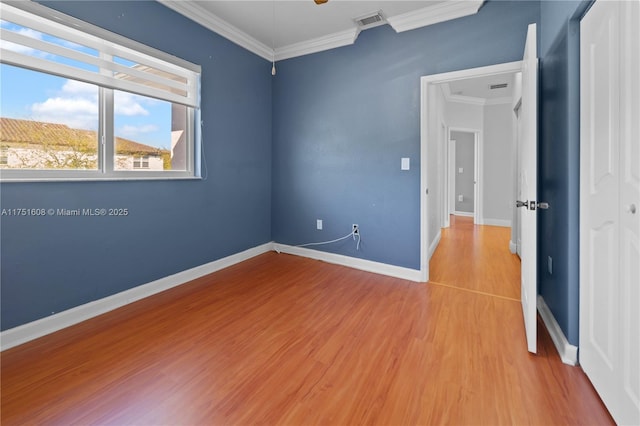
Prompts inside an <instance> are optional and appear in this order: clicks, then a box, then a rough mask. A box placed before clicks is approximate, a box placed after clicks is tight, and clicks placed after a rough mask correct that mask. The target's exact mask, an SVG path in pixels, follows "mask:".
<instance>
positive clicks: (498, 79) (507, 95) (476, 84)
mask: <svg viewBox="0 0 640 426" xmlns="http://www.w3.org/2000/svg"><path fill="white" fill-rule="evenodd" d="M514 77H515V73H507V74H499V75H491V76H486V77H475V78H467V79H463V80H456V81H451V82H449V83H442V91H443V93H444V96H445V98H446V99H447V100H448V101H452V102H463V103H470V104H477V105H486V104H498V103H510V102H511V100H512V98H513V94H514V92H513V86H514ZM504 83H506V84H507V87H505V88H499V89H491V88H490V86H491V85H494V84H504Z"/></svg>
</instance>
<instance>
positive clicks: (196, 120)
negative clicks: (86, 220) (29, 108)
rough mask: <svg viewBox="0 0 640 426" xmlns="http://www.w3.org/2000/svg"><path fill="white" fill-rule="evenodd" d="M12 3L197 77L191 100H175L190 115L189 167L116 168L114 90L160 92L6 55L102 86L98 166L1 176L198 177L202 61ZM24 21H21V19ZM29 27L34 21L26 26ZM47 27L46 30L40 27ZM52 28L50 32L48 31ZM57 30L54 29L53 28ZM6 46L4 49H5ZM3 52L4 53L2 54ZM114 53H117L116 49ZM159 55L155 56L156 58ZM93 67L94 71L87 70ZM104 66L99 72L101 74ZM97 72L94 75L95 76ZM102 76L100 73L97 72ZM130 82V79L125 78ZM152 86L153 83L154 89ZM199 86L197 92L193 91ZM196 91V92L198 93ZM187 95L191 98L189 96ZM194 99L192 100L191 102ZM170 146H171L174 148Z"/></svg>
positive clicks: (45, 21)
mask: <svg viewBox="0 0 640 426" xmlns="http://www.w3.org/2000/svg"><path fill="white" fill-rule="evenodd" d="M7 5H8V6H9V7H13V8H15V9H18V10H19V11H20V12H21V13H22V12H26V13H28V14H31V15H32V16H30V17H29V19H34V20H39V21H41V24H42V26H44V27H47V26H54V27H57V28H56V30H55V31H53V32H54V33H59V32H60V31H63V32H64V31H65V29H64V28H62V29H60V26H61V25H62V26H64V27H67V28H68V29H69V31H73V32H75V33H76V37H77V36H78V35H77V33H78V32H82V33H84V35H86V36H88V37H90V38H95V37H97V38H99V39H101V40H103V41H105V42H106V46H107V47H105V49H106V50H110V48H111V47H112V46H115V47H114V49H116V51H118V49H119V51H120V52H124V51H128V52H133V54H134V56H135V53H137V54H139V55H141V57H144V60H145V61H147V62H146V63H154V64H155V63H157V64H159V66H160V68H159V69H162V68H163V67H164V68H166V67H169V68H171V67H175V68H176V69H177V70H178V71H180V68H183V69H184V71H185V73H189V72H190V73H192V75H195V77H193V78H194V80H191V79H189V80H187V83H186V84H188V87H189V91H188V92H185V93H186V95H187V96H188V97H189V98H188V102H189V103H190V104H187V102H185V103H182V102H177V103H182V104H183V105H184V106H185V107H186V111H187V117H186V120H187V121H186V129H184V131H185V139H186V141H187V143H186V144H185V145H186V153H185V155H186V159H187V161H186V163H187V164H186V167H185V170H157V171H154V170H149V169H132V170H117V169H115V167H114V162H115V154H116V153H115V143H116V137H115V128H114V119H115V118H114V92H115V90H121V91H125V92H129V93H134V94H138V95H141V96H147V97H152V98H153V97H156V96H150V95H152V93H151V94H150V93H149V92H148V91H145V90H144V88H143V89H142V90H141V91H138V92H133V91H131V90H127V88H124V87H122V88H121V87H114V86H110V87H105V86H102V85H101V84H100V83H99V82H96V81H89V80H87V79H85V78H78V75H74V74H73V73H68V74H65V73H63V72H60V70H61V69H64V66H61V67H60V68H58V67H55V66H54V67H52V68H53V69H54V70H53V71H52V72H48V71H43V70H42V69H41V68H40V69H38V68H36V67H34V66H32V64H31V63H30V61H29V59H24V58H23V62H22V63H16V62H15V59H13V60H12V59H9V60H2V61H1V62H2V63H3V64H7V65H11V66H14V67H18V68H23V69H31V70H32V71H36V72H41V73H44V74H49V75H56V76H59V77H62V78H67V79H70V80H76V81H84V82H88V83H90V84H94V85H97V86H98V92H99V93H98V122H99V125H98V130H97V133H98V152H97V156H98V168H97V169H96V170H62V169H43V170H38V169H5V168H3V169H0V182H23V181H73V180H82V181H85V180H168V179H200V178H201V177H200V156H199V152H200V148H201V140H200V139H201V131H200V123H201V121H200V75H201V67H200V66H199V65H196V64H193V63H191V62H188V61H186V60H184V59H181V58H178V57H175V56H172V55H170V54H168V53H166V52H163V51H160V50H157V49H155V48H152V47H150V46H147V45H144V44H142V43H139V42H137V41H134V40H131V39H128V38H126V37H123V36H121V35H118V34H115V33H112V32H110V31H108V30H105V29H103V28H100V27H97V26H95V25H93V24H90V23H88V22H85V21H82V20H79V19H77V18H74V17H71V16H69V15H66V14H64V13H61V12H58V11H56V10H53V9H50V8H48V7H45V6H42V5H40V4H37V3H34V2H24V1H18V2H14V1H3V2H2V4H1V5H0V7H6V6H7ZM19 25H21V24H19ZM28 28H30V27H28ZM36 31H41V29H40V28H38V29H36ZM42 32H46V31H42ZM47 33H48V32H47ZM53 35H54V36H56V34H53ZM5 52H6V51H5ZM3 56H4V55H3ZM99 56H100V60H104V59H105V58H107V59H111V58H108V56H109V55H108V54H107V55H104V54H99ZM112 56H118V55H117V54H116V55H112ZM156 61H157V62H156ZM87 73H90V71H87ZM99 73H100V71H99V72H98V74H99ZM79 74H80V75H82V74H83V72H81V70H80V71H79ZM94 78H95V76H94ZM97 78H98V79H100V77H99V76H98V77H97ZM127 84H128V82H127ZM150 90H152V89H150ZM192 91H195V93H192ZM194 96H195V98H194ZM167 97H169V98H171V99H167V98H163V97H160V96H157V97H156V98H157V99H160V100H164V101H166V102H169V103H172V102H173V103H175V99H173V98H172V97H171V94H168V95H167ZM185 99H187V98H186V97H185ZM192 105H194V106H192ZM170 149H171V148H170Z"/></svg>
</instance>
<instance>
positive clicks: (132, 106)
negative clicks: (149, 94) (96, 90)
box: [114, 91, 149, 116]
mask: <svg viewBox="0 0 640 426" xmlns="http://www.w3.org/2000/svg"><path fill="white" fill-rule="evenodd" d="M144 100H145V98H143V97H141V96H138V95H133V94H131V93H127V92H121V91H116V92H115V94H114V113H115V114H116V115H126V116H133V115H149V111H147V110H146V109H144V107H143V106H142V105H140V103H142V102H144Z"/></svg>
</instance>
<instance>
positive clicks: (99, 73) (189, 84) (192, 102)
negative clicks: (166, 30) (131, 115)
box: [0, 2, 200, 108]
mask: <svg viewBox="0 0 640 426" xmlns="http://www.w3.org/2000/svg"><path fill="white" fill-rule="evenodd" d="M25 3H27V2H25ZM28 3H31V2H28ZM23 9H25V10H23ZM26 9H31V10H26ZM43 11H45V12H43ZM32 12H40V13H36V14H34V13H32ZM42 15H47V17H46V18H43V17H42ZM0 18H1V19H0V24H1V25H0V62H3V63H7V64H10V65H15V66H20V67H24V68H29V69H33V70H36V71H41V72H45V73H49V74H55V75H59V76H62V77H68V78H73V79H75V80H80V81H85V82H87V83H92V84H97V85H99V86H102V87H107V88H111V89H117V90H123V91H127V92H131V93H135V94H139V95H144V96H149V97H152V98H157V99H162V100H166V101H169V102H175V103H178V104H182V105H186V106H189V107H193V108H197V107H198V103H199V79H200V67H199V66H198V65H194V64H192V63H190V62H187V61H184V60H182V59H179V58H176V57H173V56H171V55H168V54H166V53H164V52H160V51H156V50H155V49H152V48H150V47H148V46H144V45H142V44H139V43H136V42H133V41H131V40H127V39H124V38H123V37H121V36H118V35H116V34H113V33H111V32H108V31H106V30H103V29H101V28H98V27H95V26H93V25H91V24H87V23H86V22H83V21H80V20H77V19H75V18H71V17H69V16H67V15H64V14H61V13H57V12H55V11H52V10H50V9H47V8H44V7H42V6H40V5H37V4H26V5H24V4H23V5H21V6H20V8H18V7H13V6H10V5H8V4H6V3H0ZM54 19H55V20H54Z"/></svg>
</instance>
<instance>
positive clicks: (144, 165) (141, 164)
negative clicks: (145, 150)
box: [133, 155, 149, 169]
mask: <svg viewBox="0 0 640 426" xmlns="http://www.w3.org/2000/svg"><path fill="white" fill-rule="evenodd" d="M133 168H134V169H148V168H149V156H148V155H144V156H140V157H133Z"/></svg>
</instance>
